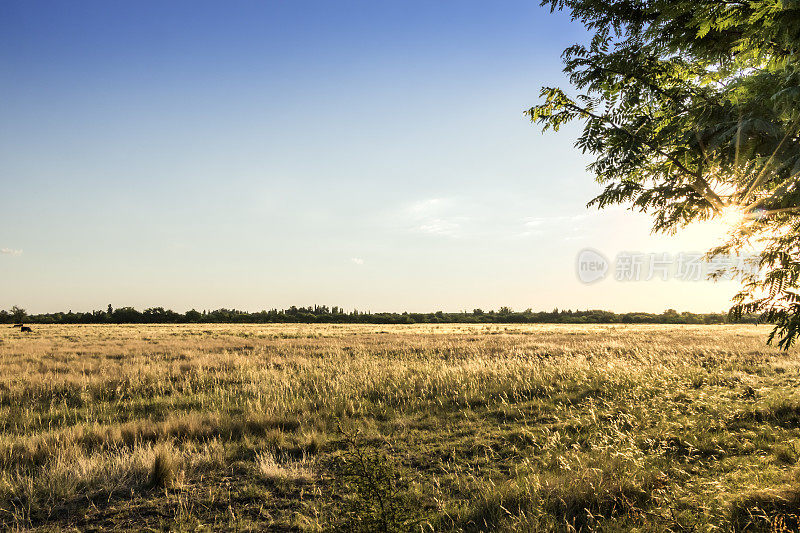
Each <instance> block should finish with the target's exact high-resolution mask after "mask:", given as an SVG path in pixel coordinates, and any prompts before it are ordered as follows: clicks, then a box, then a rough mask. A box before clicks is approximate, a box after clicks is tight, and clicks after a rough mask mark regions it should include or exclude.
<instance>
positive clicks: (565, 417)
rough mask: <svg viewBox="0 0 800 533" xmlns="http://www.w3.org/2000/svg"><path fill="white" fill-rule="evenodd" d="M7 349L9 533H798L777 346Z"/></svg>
mask: <svg viewBox="0 0 800 533" xmlns="http://www.w3.org/2000/svg"><path fill="white" fill-rule="evenodd" d="M0 331H1V333H0V424H1V425H0V527H2V529H12V528H18V529H33V530H40V531H45V530H81V531H86V530H101V529H128V530H142V529H152V530H166V529H172V530H186V531H196V530H200V531H202V530H264V529H272V530H276V531H292V530H302V531H320V530H330V529H336V528H338V529H339V530H343V531H354V530H358V529H359V528H360V529H361V530H379V529H384V530H387V531H406V530H407V531H496V530H500V531H538V530H544V531H550V530H553V531H573V530H578V531H592V530H602V531H609V530H611V531H615V530H624V531H628V530H637V531H730V530H734V531H762V530H763V531H771V530H772V531H781V530H782V529H781V528H783V530H791V529H793V528H795V527H797V517H796V516H795V513H796V512H797V509H798V508H799V507H800V470H798V467H797V466H795V463H796V462H797V460H798V456H799V455H800V387H798V385H799V384H800V364H798V358H797V352H795V351H792V352H789V353H788V354H783V353H780V352H778V351H776V350H773V349H768V348H765V347H764V340H765V337H766V334H767V333H768V331H769V330H768V328H766V327H755V326H560V325H559V326H556V325H552V326H549V325H535V326H517V325H514V326H495V325H493V326H486V325H474V326H468V325H452V326H450V325H441V326H423V325H417V326H391V327H388V326H334V325H331V326H328V325H324V326H323V325H313V326H312V325H309V326H304V325H274V326H273V325H267V326H264V325H193V326H41V327H35V328H34V333H33V334H29V335H22V334H20V333H19V332H18V331H17V330H14V329H11V328H9V327H4V328H3V329H2V330H0Z"/></svg>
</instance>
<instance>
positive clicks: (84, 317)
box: [0, 305, 757, 324]
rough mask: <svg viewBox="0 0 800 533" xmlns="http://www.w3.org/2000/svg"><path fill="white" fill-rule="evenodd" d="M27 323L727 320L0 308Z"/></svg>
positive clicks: (701, 319)
mask: <svg viewBox="0 0 800 533" xmlns="http://www.w3.org/2000/svg"><path fill="white" fill-rule="evenodd" d="M756 321H757V319H756V317H753V316H745V317H742V318H741V319H740V320H737V322H746V323H755V322H756ZM19 322H29V323H34V324H186V323H258V324H264V323H337V324H438V323H464V324H475V323H480V324H482V323H488V324H492V323H498V324H504V323H516V324H536V323H557V324H723V323H728V322H731V319H730V318H729V317H728V314H727V313H689V312H683V313H679V312H678V311H676V310H674V309H668V310H666V311H664V312H663V313H614V312H611V311H603V310H586V311H573V310H559V309H553V310H552V311H533V310H531V309H526V310H524V311H514V310H512V309H511V308H509V307H501V308H500V309H499V310H497V311H494V310H492V311H483V310H481V309H474V310H473V311H472V312H469V311H461V312H457V313H445V312H443V311H437V312H432V313H372V312H369V311H367V312H363V311H358V310H353V311H345V310H344V309H342V308H341V307H336V306H333V307H328V306H326V305H315V306H312V307H295V306H292V307H290V308H288V309H270V310H265V311H257V312H252V313H250V312H247V311H239V310H236V309H216V310H213V311H197V310H195V309H192V310H190V311H186V312H185V313H178V312H175V311H172V310H170V309H164V308H163V307H151V308H149V309H145V310H144V311H138V310H136V309H134V308H133V307H120V308H118V309H114V308H113V307H112V306H111V305H109V306H108V308H107V309H106V310H105V311H102V310H99V311H89V312H72V311H68V312H66V313H63V312H59V313H43V314H36V315H28V314H27V313H26V312H25V310H24V309H22V308H19V307H16V306H15V307H12V308H11V310H9V311H2V310H0V323H6V324H8V323H19Z"/></svg>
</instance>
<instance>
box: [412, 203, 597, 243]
mask: <svg viewBox="0 0 800 533" xmlns="http://www.w3.org/2000/svg"><path fill="white" fill-rule="evenodd" d="M396 213H398V212H396ZM399 215H400V216H399V221H400V224H401V225H402V227H403V228H404V229H405V230H406V231H411V232H413V233H418V234H426V235H431V236H438V237H447V238H452V239H472V238H480V239H486V238H490V239H501V240H505V239H510V240H517V239H528V238H540V237H543V236H547V235H559V238H560V239H562V240H572V239H578V238H582V237H583V236H585V235H587V234H590V233H592V232H593V231H595V230H596V229H597V227H598V222H599V221H600V220H601V219H602V213H599V212H578V213H572V214H564V215H558V214H542V215H535V216H532V215H531V214H530V207H529V206H528V205H525V204H524V202H517V201H513V200H512V201H508V200H504V199H501V200H499V201H498V200H497V199H494V201H493V199H475V198H468V197H458V198H426V199H422V200H418V201H416V202H412V203H409V204H406V205H405V206H403V207H401V208H400V211H399Z"/></svg>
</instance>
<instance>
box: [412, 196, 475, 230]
mask: <svg viewBox="0 0 800 533" xmlns="http://www.w3.org/2000/svg"><path fill="white" fill-rule="evenodd" d="M459 207H461V208H462V209H461V210H463V206H459V203H458V202H456V200H455V199H453V198H426V199H424V200H419V201H417V202H414V203H412V204H410V205H408V206H406V207H405V209H403V211H404V218H405V219H406V220H408V221H409V222H410V229H411V230H412V231H414V232H417V233H427V234H429V235H440V236H444V237H461V236H463V235H464V225H465V224H467V223H468V222H469V221H470V217H469V216H467V215H465V214H463V213H460V212H459V210H460V209H459Z"/></svg>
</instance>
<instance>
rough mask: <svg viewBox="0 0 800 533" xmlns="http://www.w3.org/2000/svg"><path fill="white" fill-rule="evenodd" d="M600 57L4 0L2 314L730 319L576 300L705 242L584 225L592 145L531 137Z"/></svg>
mask: <svg viewBox="0 0 800 533" xmlns="http://www.w3.org/2000/svg"><path fill="white" fill-rule="evenodd" d="M583 38H584V34H583V30H582V28H581V27H580V26H579V25H577V24H574V23H571V22H570V21H569V19H568V17H567V16H565V15H564V14H560V13H555V14H551V13H550V12H549V11H548V10H545V9H542V8H540V7H539V6H538V2H536V1H533V2H518V1H504V2H477V1H461V0H459V1H442V2H429V1H387V2H366V1H364V2H310V1H280V2H278V1H259V2H255V1H254V2H244V1H242V2H203V1H191V2H189V1H186V2H183V1H171V2H151V1H142V2H125V3H123V2H106V1H102V2H100V1H97V2H92V1H83V0H82V1H80V2H39V1H35V2H29V1H10V0H7V1H4V2H3V3H2V4H0V64H1V65H2V71H1V72H2V75H1V76H0V93H2V94H3V103H2V105H1V106H0V181H1V182H2V183H0V185H2V189H3V191H4V194H3V195H2V196H0V207H2V210H1V211H0V250H2V252H3V253H0V308H9V307H10V306H11V305H20V306H23V307H26V308H27V309H28V310H29V311H33V312H40V311H52V310H61V309H73V310H86V309H94V308H104V307H105V306H106V305H107V304H108V303H112V304H113V305H114V306H115V307H118V306H122V305H133V306H136V307H140V308H142V307H149V306H156V305H161V306H165V307H171V308H174V309H176V310H185V309H188V308H192V307H194V308H197V309H204V308H206V309H207V308H216V307H236V308H241V309H249V310H257V309H263V308H271V307H284V306H290V305H309V304H314V303H325V304H328V305H341V306H344V307H346V308H359V309H371V310H373V311H378V310H396V311H402V310H415V311H427V310H439V309H441V310H460V309H469V310H471V309H473V308H476V307H481V308H497V307H499V306H503V305H505V306H511V307H513V308H515V309H524V308H528V307H531V308H534V309H551V308H553V307H556V306H557V307H560V308H573V309H574V308H581V309H584V308H606V309H613V310H663V309H665V308H669V307H673V308H678V309H688V310H696V311H709V310H720V309H723V308H725V306H726V305H727V302H728V299H729V297H730V296H731V294H733V292H734V291H735V286H733V285H732V284H731V283H722V284H712V283H710V282H692V283H688V282H679V281H669V282H663V281H651V282H635V283H634V282H630V283H621V282H616V281H614V280H613V279H607V280H604V281H602V282H600V283H596V284H593V285H584V284H581V283H580V282H579V281H578V280H577V278H576V276H575V267H574V264H575V257H576V255H577V254H578V252H579V251H580V250H581V249H583V248H585V247H592V248H595V249H597V250H600V251H602V252H603V253H604V254H606V255H608V256H609V258H612V257H613V256H614V254H616V253H617V252H619V251H620V250H628V251H631V250H635V251H642V252H662V251H678V250H701V249H705V243H706V240H705V239H706V236H707V233H706V232H704V231H705V230H697V231H695V232H694V233H692V232H690V234H689V236H684V237H681V238H677V239H676V238H672V239H666V238H664V237H660V236H651V235H650V234H649V223H648V221H647V220H646V219H645V218H643V217H641V216H635V215H630V214H628V213H624V212H620V211H605V212H596V211H590V210H587V209H586V207H585V204H586V202H587V201H588V200H590V199H591V198H592V196H593V195H594V194H596V193H597V191H598V190H599V186H598V185H597V184H596V183H594V181H593V179H592V177H591V176H590V175H589V174H588V173H587V172H586V171H585V166H586V164H587V163H588V160H587V159H586V158H585V157H584V156H582V155H581V154H580V152H579V151H578V150H576V149H575V148H573V146H572V144H573V142H574V139H575V137H576V136H577V133H578V129H577V126H575V127H568V128H565V129H563V130H562V131H561V132H559V133H558V134H548V135H544V136H543V135H541V133H540V132H539V131H538V129H537V128H536V127H534V126H533V125H531V124H530V123H529V122H528V121H527V120H526V119H525V117H524V116H523V114H522V112H523V111H524V110H525V109H526V108H528V107H530V106H531V105H533V104H535V103H536V101H537V95H538V90H539V87H540V86H542V85H562V86H564V85H566V80H565V79H564V77H563V75H562V74H561V62H560V57H559V56H560V53H561V51H562V50H563V49H564V48H565V47H566V46H568V45H570V44H572V43H573V42H576V41H580V40H582V39H583Z"/></svg>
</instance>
